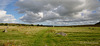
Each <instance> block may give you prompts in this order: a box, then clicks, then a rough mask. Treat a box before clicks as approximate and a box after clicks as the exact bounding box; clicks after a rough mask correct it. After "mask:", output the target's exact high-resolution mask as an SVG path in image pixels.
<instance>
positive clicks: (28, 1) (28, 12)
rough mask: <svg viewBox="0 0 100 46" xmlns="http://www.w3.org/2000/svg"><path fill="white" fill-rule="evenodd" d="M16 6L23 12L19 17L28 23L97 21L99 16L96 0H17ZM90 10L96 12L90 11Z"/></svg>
mask: <svg viewBox="0 0 100 46" xmlns="http://www.w3.org/2000/svg"><path fill="white" fill-rule="evenodd" d="M16 6H18V7H19V8H18V9H17V11H18V12H19V13H25V15H24V16H22V17H21V18H20V19H21V20H22V21H24V22H28V23H35V22H43V21H56V22H58V21H65V20H67V21H73V22H75V21H76V22H78V21H82V20H86V21H89V20H90V21H92V20H95V21H96V20H98V21H99V18H100V10H99V9H98V8H99V7H100V1H98V0H19V1H18V2H17V3H16ZM92 11H97V12H96V13H92ZM40 13H41V14H40ZM82 13H83V14H84V15H83V16H82V15H81V14H82Z"/></svg>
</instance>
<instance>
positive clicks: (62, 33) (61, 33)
mask: <svg viewBox="0 0 100 46" xmlns="http://www.w3.org/2000/svg"><path fill="white" fill-rule="evenodd" d="M56 35H62V36H66V35H67V34H66V33H64V32H60V33H56Z"/></svg>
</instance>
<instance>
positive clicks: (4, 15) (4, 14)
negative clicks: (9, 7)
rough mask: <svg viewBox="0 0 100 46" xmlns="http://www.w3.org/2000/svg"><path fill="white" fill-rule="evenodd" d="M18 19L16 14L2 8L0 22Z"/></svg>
mask: <svg viewBox="0 0 100 46" xmlns="http://www.w3.org/2000/svg"><path fill="white" fill-rule="evenodd" d="M15 22H16V19H15V18H14V16H12V15H10V14H7V12H6V11H4V10H0V23H15Z"/></svg>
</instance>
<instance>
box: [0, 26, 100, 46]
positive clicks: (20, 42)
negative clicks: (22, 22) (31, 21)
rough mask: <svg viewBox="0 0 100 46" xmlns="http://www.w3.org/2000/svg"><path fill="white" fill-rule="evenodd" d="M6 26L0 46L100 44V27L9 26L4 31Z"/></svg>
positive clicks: (2, 27)
mask: <svg viewBox="0 0 100 46" xmlns="http://www.w3.org/2000/svg"><path fill="white" fill-rule="evenodd" d="M5 28H7V27H6V26H0V46H3V45H8V46H12V45H13V46H100V27H34V26H33V27H32V26H9V28H8V29H7V31H8V32H5V33H4V32H2V31H3V30H4V29H5ZM90 28H91V29H90ZM92 28H94V29H92ZM58 32H64V33H66V34H67V35H66V36H59V35H56V33H58Z"/></svg>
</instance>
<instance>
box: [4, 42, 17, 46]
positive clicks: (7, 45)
mask: <svg viewBox="0 0 100 46" xmlns="http://www.w3.org/2000/svg"><path fill="white" fill-rule="evenodd" d="M3 46H15V45H14V43H13V42H6V43H4V44H3Z"/></svg>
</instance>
